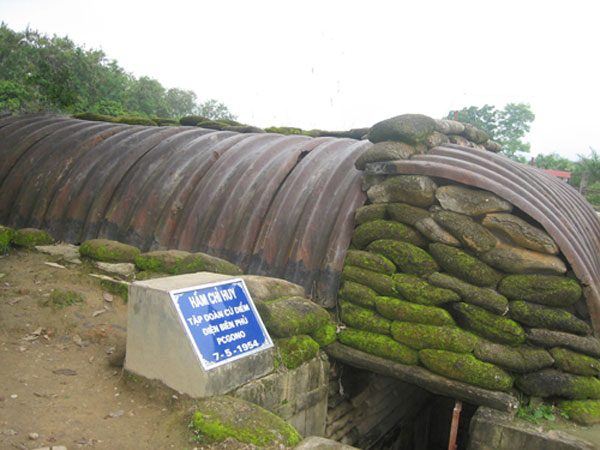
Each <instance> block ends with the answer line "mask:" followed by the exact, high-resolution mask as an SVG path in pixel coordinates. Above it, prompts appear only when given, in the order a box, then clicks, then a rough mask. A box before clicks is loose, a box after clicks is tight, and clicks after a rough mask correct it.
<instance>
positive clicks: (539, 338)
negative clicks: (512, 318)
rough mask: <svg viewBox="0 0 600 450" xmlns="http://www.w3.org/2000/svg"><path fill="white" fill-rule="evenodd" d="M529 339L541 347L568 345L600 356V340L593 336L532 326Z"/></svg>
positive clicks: (570, 347) (582, 351) (587, 353)
mask: <svg viewBox="0 0 600 450" xmlns="http://www.w3.org/2000/svg"><path fill="white" fill-rule="evenodd" d="M527 340H528V341H529V342H531V343H532V344H535V345H539V346H541V347H566V348H568V349H571V350H574V351H576V352H580V353H584V354H586V355H589V356H593V357H594V358H600V340H598V339H597V338H595V337H593V336H577V335H575V334H571V333H564V332H562V331H552V330H545V329H543V328H530V329H529V330H527Z"/></svg>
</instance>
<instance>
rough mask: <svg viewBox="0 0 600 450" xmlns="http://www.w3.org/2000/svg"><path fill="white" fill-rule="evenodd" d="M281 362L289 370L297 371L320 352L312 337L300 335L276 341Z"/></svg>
mask: <svg viewBox="0 0 600 450" xmlns="http://www.w3.org/2000/svg"><path fill="white" fill-rule="evenodd" d="M275 343H276V345H277V348H278V349H279V354H280V355H281V361H282V362H283V364H284V365H285V366H286V367H287V368H288V369H295V368H296V367H298V366H300V365H302V364H303V363H305V362H307V361H310V360H311V359H313V358H314V357H315V356H317V353H318V352H319V344H317V343H316V342H315V341H314V340H313V339H312V338H311V337H310V336H307V335H303V334H300V335H298V336H293V337H289V338H282V339H275Z"/></svg>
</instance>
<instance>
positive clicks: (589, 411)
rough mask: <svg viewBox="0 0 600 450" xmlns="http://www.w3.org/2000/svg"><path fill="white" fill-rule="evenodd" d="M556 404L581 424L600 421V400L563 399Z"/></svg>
mask: <svg viewBox="0 0 600 450" xmlns="http://www.w3.org/2000/svg"><path fill="white" fill-rule="evenodd" d="M556 406H557V407H558V409H560V410H561V412H563V413H565V414H566V415H567V416H568V417H569V420H572V421H573V422H577V423H579V424H581V425H594V424H597V423H600V400H563V401H561V402H558V403H557V404H556Z"/></svg>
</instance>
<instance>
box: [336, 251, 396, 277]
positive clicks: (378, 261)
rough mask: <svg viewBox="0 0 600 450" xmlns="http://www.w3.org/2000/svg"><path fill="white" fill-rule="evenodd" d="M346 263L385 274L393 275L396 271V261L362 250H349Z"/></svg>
mask: <svg viewBox="0 0 600 450" xmlns="http://www.w3.org/2000/svg"><path fill="white" fill-rule="evenodd" d="M344 264H346V265H349V266H354V267H361V268H363V269H368V270H372V271H373V272H379V273H383V274H385V275H392V274H393V273H394V272H395V271H396V266H395V265H394V263H393V262H391V261H390V260H389V259H387V258H386V257H385V256H382V255H377V254H375V253H370V252H364V251H361V250H348V253H346V259H345V261H344Z"/></svg>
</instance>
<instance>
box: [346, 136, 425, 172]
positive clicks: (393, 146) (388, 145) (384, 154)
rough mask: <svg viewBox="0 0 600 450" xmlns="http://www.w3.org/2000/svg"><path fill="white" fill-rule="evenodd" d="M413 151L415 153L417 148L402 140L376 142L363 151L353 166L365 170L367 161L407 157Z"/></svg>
mask: <svg viewBox="0 0 600 450" xmlns="http://www.w3.org/2000/svg"><path fill="white" fill-rule="evenodd" d="M415 153H417V149H416V148H415V147H414V146H412V145H408V144H405V143H403V142H392V141H385V142H378V143H377V144H375V145H373V146H372V147H370V148H368V149H367V150H366V151H364V152H363V153H362V154H361V155H360V156H359V157H358V159H357V160H356V162H355V163H354V166H355V167H356V168H357V169H358V170H365V168H366V165H367V164H368V163H372V162H382V161H395V160H402V159H409V158H410V157H411V156H412V155H414V154H415Z"/></svg>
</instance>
